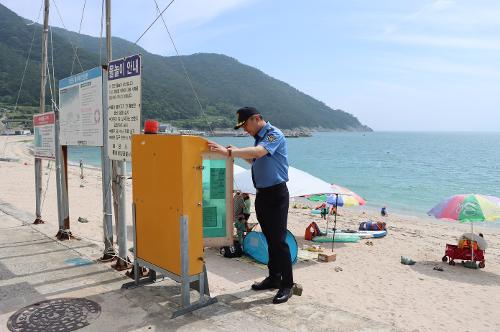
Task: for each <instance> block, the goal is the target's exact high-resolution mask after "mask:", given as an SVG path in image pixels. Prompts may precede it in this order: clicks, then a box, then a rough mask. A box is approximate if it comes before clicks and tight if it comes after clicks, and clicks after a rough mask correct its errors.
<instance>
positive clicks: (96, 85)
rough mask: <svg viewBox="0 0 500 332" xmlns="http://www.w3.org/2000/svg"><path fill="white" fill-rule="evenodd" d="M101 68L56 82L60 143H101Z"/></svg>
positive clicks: (89, 144)
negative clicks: (57, 88) (57, 87)
mask: <svg viewBox="0 0 500 332" xmlns="http://www.w3.org/2000/svg"><path fill="white" fill-rule="evenodd" d="M102 121H103V119H102V69H101V68H100V67H96V68H93V69H90V70H87V71H84V72H81V73H79V74H76V75H73V76H70V77H66V78H64V79H62V80H60V81H59V126H60V136H59V137H60V142H61V145H85V146H102V135H103V133H102Z"/></svg>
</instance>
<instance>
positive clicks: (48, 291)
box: [0, 202, 394, 332]
mask: <svg viewBox="0 0 500 332" xmlns="http://www.w3.org/2000/svg"><path fill="white" fill-rule="evenodd" d="M32 220H33V216H32V215H30V214H29V213H26V212H23V211H19V210H16V209H15V208H13V207H12V206H10V205H8V204H7V203H5V202H0V331H4V330H7V321H8V320H9V317H10V316H11V315H13V314H14V313H15V312H16V311H18V310H19V309H21V308H23V307H25V306H28V305H32V304H34V303H37V302H40V301H44V300H49V299H57V298H85V299H88V300H91V301H94V302H97V303H98V304H99V305H100V307H101V313H100V315H99V316H98V317H97V318H96V319H95V320H94V321H92V322H90V324H89V325H87V326H85V327H83V328H81V329H79V331H122V332H123V331H172V330H181V331H197V332H198V331H264V330H266V331H289V330H293V331H323V330H328V331H393V330H394V328H393V327H391V326H387V325H383V324H381V323H379V322H374V321H371V320H368V319H366V318H364V317H360V316H357V315H354V314H352V313H349V312H345V311H342V310H339V309H338V307H329V306H325V305H320V304H318V303H315V301H314V298H313V297H307V296H302V297H300V298H299V297H294V298H293V299H292V301H289V302H288V303H286V304H282V305H273V304H271V301H270V298H271V297H272V296H273V293H270V292H263V293H262V292H261V293H256V292H253V291H250V290H248V289H241V290H239V291H236V292H231V293H228V294H221V295H218V296H217V299H218V303H216V304H213V305H211V306H208V307H205V308H202V309H200V310H197V311H195V312H194V313H190V314H187V315H185V316H182V317H179V318H176V319H170V316H171V314H172V312H173V311H174V310H175V309H176V308H177V306H178V303H179V302H180V298H179V294H180V287H179V285H178V284H177V283H175V282H173V281H171V280H165V281H162V282H158V283H155V284H154V285H150V286H145V287H140V288H136V289H132V290H122V289H121V285H122V284H123V283H125V282H129V281H130V279H128V278H126V277H125V276H124V275H123V273H120V272H116V271H115V270H113V269H112V268H111V267H110V266H109V265H108V264H100V263H96V262H95V261H93V260H92V259H91V258H92V257H93V258H96V257H99V255H100V253H101V249H100V248H99V247H98V246H97V245H96V244H93V243H90V242H86V241H85V240H71V241H64V242H60V241H57V240H55V239H54V237H48V236H46V235H45V234H42V233H41V232H40V231H38V230H37V226H34V225H31V224H30V222H31V221H32ZM54 235H55V234H54ZM221 259H223V258H221ZM208 270H209V271H210V261H208ZM209 282H210V280H209ZM194 294H195V293H193V295H194ZM31 318H32V319H33V316H32V317H31ZM52 319H55V318H54V317H52ZM34 323H35V324H37V322H36V320H35V321H34ZM66 323H67V324H70V322H66Z"/></svg>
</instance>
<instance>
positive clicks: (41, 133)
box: [33, 112, 56, 159]
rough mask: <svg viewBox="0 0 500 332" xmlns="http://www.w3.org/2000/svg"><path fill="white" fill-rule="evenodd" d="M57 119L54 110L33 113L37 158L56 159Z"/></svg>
mask: <svg viewBox="0 0 500 332" xmlns="http://www.w3.org/2000/svg"><path fill="white" fill-rule="evenodd" d="M55 119H56V117H55V114H54V112H47V113H42V114H35V115H33V129H34V132H35V135H34V136H35V142H34V144H33V146H34V153H35V158H44V159H55V157H56V154H55V151H56V149H55V146H56V145H55V123H56V121H55Z"/></svg>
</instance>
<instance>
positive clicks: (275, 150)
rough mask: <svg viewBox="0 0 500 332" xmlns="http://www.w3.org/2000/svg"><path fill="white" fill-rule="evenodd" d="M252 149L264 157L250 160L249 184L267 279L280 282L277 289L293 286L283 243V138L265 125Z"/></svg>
mask: <svg viewBox="0 0 500 332" xmlns="http://www.w3.org/2000/svg"><path fill="white" fill-rule="evenodd" d="M254 138H255V144H254V146H258V145H260V146H262V147H264V148H265V149H266V150H267V152H268V153H267V154H266V155H265V156H263V157H261V158H258V159H254V160H253V163H252V180H253V184H254V186H255V188H256V191H257V196H256V198H255V212H256V214H257V220H258V221H259V224H260V227H261V228H262V232H263V233H264V236H265V237H266V240H267V244H268V252H269V263H268V265H267V266H268V268H269V275H270V276H271V277H273V278H276V279H278V280H281V287H284V288H291V287H292V285H293V275H292V262H291V259H290V248H289V247H288V244H287V243H286V232H287V219H288V207H289V201H290V196H289V193H288V188H287V186H286V182H287V181H288V148H287V143H286V138H285V136H284V135H283V133H282V132H281V130H279V129H278V128H276V127H274V126H272V125H271V124H270V123H269V122H267V123H266V125H265V126H264V127H263V128H262V129H261V130H260V131H259V132H258V133H257V135H256V136H255V137H254Z"/></svg>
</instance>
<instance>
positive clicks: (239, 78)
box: [0, 5, 372, 131]
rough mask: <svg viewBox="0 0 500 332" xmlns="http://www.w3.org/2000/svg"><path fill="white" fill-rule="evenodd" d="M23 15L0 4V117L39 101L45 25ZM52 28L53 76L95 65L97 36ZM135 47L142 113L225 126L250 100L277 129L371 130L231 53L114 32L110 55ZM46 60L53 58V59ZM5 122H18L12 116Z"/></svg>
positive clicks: (195, 125) (23, 116)
mask: <svg viewBox="0 0 500 332" xmlns="http://www.w3.org/2000/svg"><path fill="white" fill-rule="evenodd" d="M28 22H29V23H31V21H28V20H26V19H24V18H22V17H20V16H18V15H16V14H15V13H14V12H12V11H11V10H9V9H8V8H6V7H5V6H3V5H0V51H1V54H2V56H1V57H0V106H2V107H3V109H5V110H7V111H5V112H4V113H3V117H4V118H6V119H7V120H8V119H11V120H12V118H14V119H16V120H19V123H29V122H30V121H31V117H32V114H33V113H34V112H36V106H37V105H38V103H39V89H40V78H39V76H40V61H41V60H40V58H41V55H40V48H41V46H40V36H41V31H42V27H41V26H40V25H39V24H34V25H27V24H26V23H28ZM33 29H36V30H35V31H36V32H35V39H34V44H33V48H32V52H31V56H30V60H29V61H28V65H27V71H26V75H25V78H24V84H23V89H22V90H21V93H20V95H19V100H18V105H21V106H22V107H19V108H18V110H17V112H12V105H14V104H15V103H16V99H17V92H18V90H19V86H20V83H21V76H22V74H23V70H24V66H25V63H26V59H27V57H28V51H29V47H30V44H31V40H32V37H33V31H34V30H33ZM52 31H53V37H52V39H53V42H54V52H53V53H54V59H53V62H54V73H55V78H56V82H57V81H58V80H60V79H62V78H64V77H67V76H70V74H71V72H72V67H73V74H75V73H78V72H80V71H82V69H81V68H80V64H81V66H82V67H83V69H84V70H87V69H90V68H93V67H96V66H98V65H99V40H98V38H95V37H91V36H87V35H80V34H77V33H75V32H70V31H67V30H64V29H60V28H52ZM70 41H71V42H72V43H74V44H77V45H78V59H79V61H75V62H74V63H73V61H72V60H73V50H72V46H71V44H70ZM101 44H102V45H101V47H102V49H101V54H105V50H104V46H105V43H101ZM50 48H51V46H50V45H49V49H50ZM135 53H141V54H142V56H143V61H142V62H143V87H142V100H143V105H142V118H143V119H157V120H159V121H161V122H165V123H170V124H172V125H173V126H175V127H178V128H184V129H193V130H203V131H210V130H211V129H212V128H227V129H230V128H232V126H233V125H234V122H235V111H236V110H237V109H238V108H239V107H242V106H250V105H251V106H254V107H256V108H257V109H259V110H260V111H261V112H262V114H263V115H264V117H265V118H266V119H267V120H269V121H271V122H272V123H273V124H275V125H277V126H278V127H280V128H282V129H294V130H296V131H297V130H338V131H372V129H371V128H369V127H368V126H365V125H363V124H362V123H361V122H360V121H359V120H358V119H357V118H356V117H354V116H353V115H351V114H349V113H347V112H345V111H343V110H340V109H332V108H330V107H328V106H327V105H325V104H324V103H323V102H320V101H318V100H316V99H314V98H312V97H310V96H308V95H306V94H304V93H302V92H301V91H299V90H297V89H295V88H294V87H292V86H290V85H289V84H287V83H285V82H282V81H280V80H277V79H275V78H272V77H270V76H269V75H266V74H265V73H263V72H262V71H260V70H258V69H256V68H253V67H250V66H247V65H244V64H242V63H240V62H238V61H237V60H236V59H233V58H230V57H228V56H225V55H221V54H207V53H199V54H193V55H188V56H180V57H177V56H172V57H164V56H160V55H156V54H152V53H149V52H147V51H146V50H144V49H143V48H141V47H138V46H136V45H134V44H133V43H131V42H128V41H126V40H123V39H120V38H113V58H119V57H123V56H125V55H130V54H135ZM49 54H52V51H49ZM181 60H182V62H183V64H184V66H185V67H186V69H187V71H188V72H189V76H190V77H191V80H192V83H193V86H194V89H195V90H196V92H197V95H198V97H199V101H200V103H201V108H202V109H203V111H202V110H201V109H200V105H199V104H198V102H197V101H196V99H195V98H194V94H193V91H192V89H191V87H190V85H189V83H188V81H187V79H186V76H185V73H184V70H183V68H182V64H181ZM49 61H50V63H52V59H49ZM291 70H293V68H291ZM56 91H57V86H56ZM46 95H47V100H46V104H47V105H50V104H51V102H50V99H49V98H50V91H49V88H48V85H47V94H46ZM55 97H56V99H57V96H55ZM47 109H50V107H48V108H47ZM9 110H10V111H9ZM8 121H10V120H8ZM7 124H10V125H15V121H10V122H7Z"/></svg>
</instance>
